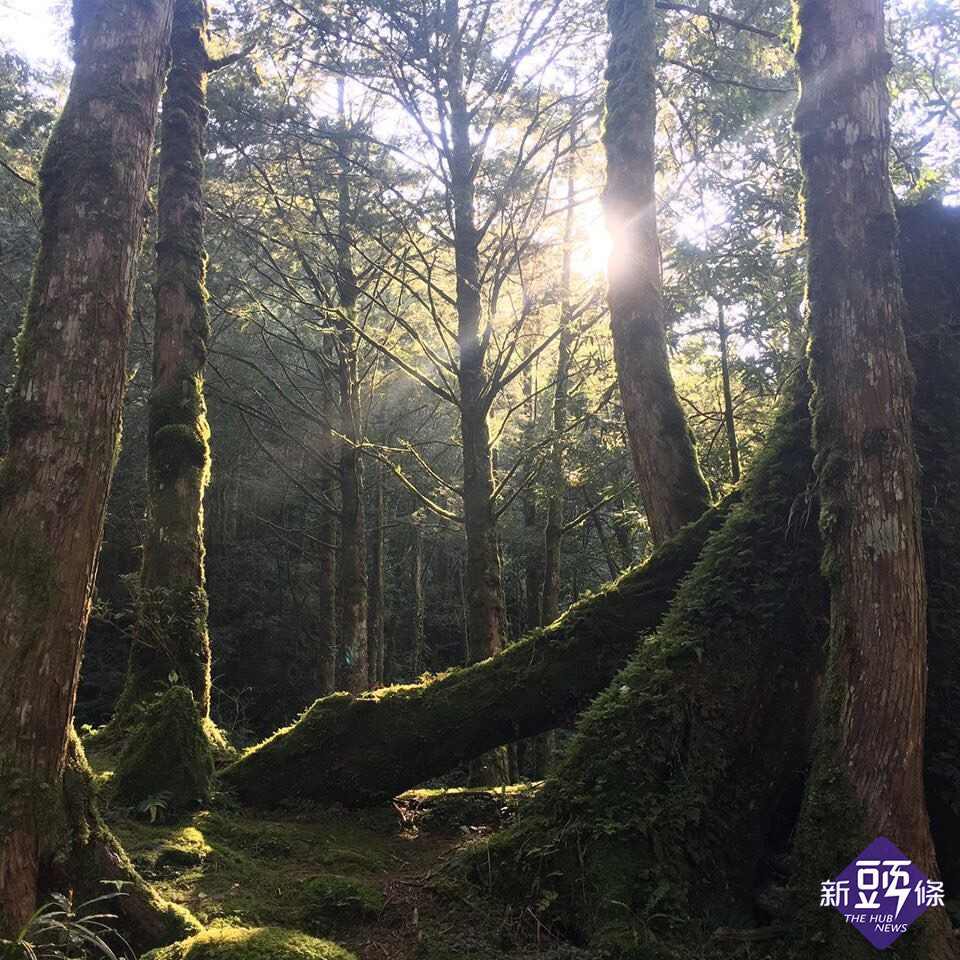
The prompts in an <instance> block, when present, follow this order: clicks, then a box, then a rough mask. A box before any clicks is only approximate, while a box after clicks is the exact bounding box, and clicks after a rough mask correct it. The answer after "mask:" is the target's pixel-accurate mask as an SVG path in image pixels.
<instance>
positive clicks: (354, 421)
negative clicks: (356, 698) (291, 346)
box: [336, 81, 368, 693]
mask: <svg viewBox="0 0 960 960" xmlns="http://www.w3.org/2000/svg"><path fill="white" fill-rule="evenodd" d="M343 96H344V91H343V82H342V81H341V84H340V101H339V111H340V131H339V137H340V141H339V148H340V154H339V162H340V173H339V178H338V184H337V190H338V198H337V277H336V280H337V294H338V296H339V299H340V308H339V310H338V312H337V316H336V326H337V349H338V354H339V366H338V376H339V381H340V430H341V432H342V434H343V441H342V443H341V445H340V585H341V590H342V596H341V608H340V609H341V614H340V616H341V631H340V669H341V684H342V686H343V689H345V690H349V691H350V692H351V693H360V692H361V691H363V690H366V689H367V642H368V641H367V560H366V543H365V540H366V527H365V523H364V516H363V483H362V480H361V476H360V455H359V445H360V438H361V435H362V428H361V418H360V383H359V379H358V375H357V337H356V333H355V331H354V327H355V325H356V308H357V295H358V293H359V290H358V288H357V277H356V273H355V272H354V268H353V203H352V200H351V197H350V131H349V130H348V128H347V120H346V114H345V110H344V101H343Z"/></svg>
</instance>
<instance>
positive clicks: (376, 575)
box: [367, 464, 384, 689]
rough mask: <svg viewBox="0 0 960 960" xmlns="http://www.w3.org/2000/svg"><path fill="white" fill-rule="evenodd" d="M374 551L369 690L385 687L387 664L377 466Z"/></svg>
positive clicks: (380, 472) (380, 482)
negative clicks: (384, 678)
mask: <svg viewBox="0 0 960 960" xmlns="http://www.w3.org/2000/svg"><path fill="white" fill-rule="evenodd" d="M374 509H375V517H374V528H373V549H372V550H371V551H370V595H369V605H368V609H369V613H370V625H369V631H368V645H367V650H368V655H367V670H368V676H367V684H368V686H369V687H370V689H376V688H377V687H382V686H383V660H384V632H383V630H384V628H383V625H384V582H383V580H384V573H383V529H384V515H383V465H382V464H378V466H377V473H376V486H375V488H374Z"/></svg>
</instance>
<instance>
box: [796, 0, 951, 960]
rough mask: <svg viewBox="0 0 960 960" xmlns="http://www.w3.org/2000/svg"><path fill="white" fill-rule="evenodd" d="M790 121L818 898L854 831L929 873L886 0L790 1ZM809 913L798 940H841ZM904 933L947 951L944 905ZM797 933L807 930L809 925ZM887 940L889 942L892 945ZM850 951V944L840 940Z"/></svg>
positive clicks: (811, 815)
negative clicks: (817, 602)
mask: <svg viewBox="0 0 960 960" xmlns="http://www.w3.org/2000/svg"><path fill="white" fill-rule="evenodd" d="M797 12H798V19H799V25H800V39H799V45H798V48H797V62H798V64H799V67H800V76H801V85H802V86H801V98H800V102H799V104H798V107H797V116H796V124H797V129H798V130H799V132H800V146H801V163H802V166H803V172H804V192H803V200H804V225H805V230H806V235H807V245H808V268H807V280H808V282H807V297H808V301H809V304H810V308H809V324H810V338H811V349H810V357H811V363H810V374H811V379H812V381H813V383H814V390H815V392H814V397H813V401H812V410H813V413H814V448H815V451H816V455H817V461H816V467H817V473H818V478H819V486H820V497H821V515H820V526H821V530H822V533H823V539H824V571H825V573H826V576H827V578H828V581H829V584H830V592H831V629H830V655H829V667H828V674H827V681H826V685H825V689H824V693H823V697H822V702H821V715H820V719H819V730H818V736H817V742H816V745H815V757H814V769H813V772H812V774H811V781H810V784H809V786H808V791H807V796H806V801H805V809H804V814H803V817H802V821H801V828H802V830H801V835H800V850H801V851H803V850H805V851H807V854H806V856H807V858H808V860H809V866H810V867H811V868H812V867H813V864H816V865H817V867H820V868H821V869H820V872H822V876H819V878H818V879H814V877H813V876H811V874H810V872H802V873H801V882H800V884H799V885H798V889H799V890H801V891H802V892H803V893H805V894H807V895H808V896H809V897H810V898H811V899H814V898H815V895H816V891H817V890H818V886H816V885H814V886H813V887H812V888H811V889H807V888H808V887H810V885H811V883H815V884H818V883H819V880H822V879H824V878H826V877H829V876H833V875H834V872H835V869H836V868H837V866H838V865H842V864H843V863H845V862H846V860H847V858H848V857H852V856H854V855H855V854H856V853H858V852H859V850H860V849H861V847H862V846H863V845H864V844H863V841H864V839H873V838H874V837H877V836H880V835H884V836H886V837H887V838H889V839H890V840H891V841H893V843H895V844H896V845H897V846H898V847H899V848H900V849H901V850H902V851H903V852H904V853H905V854H906V855H907V856H908V857H910V858H911V859H912V860H913V861H914V862H915V863H917V864H918V865H919V866H920V868H921V869H922V870H924V872H925V873H927V874H928V875H930V874H933V875H936V873H937V862H936V855H935V852H934V847H933V841H932V838H931V834H930V824H929V820H928V816H927V808H926V802H925V797H924V783H923V736H924V714H925V706H926V679H927V628H926V579H925V575H924V567H923V550H922V546H921V533H920V493H919V484H918V464H917V456H916V452H915V450H914V442H913V436H912V428H911V419H910V418H911V391H912V385H913V384H912V371H911V369H910V364H909V362H908V359H907V352H906V344H905V341H904V333H903V323H904V318H905V313H906V310H905V303H904V299H903V293H902V289H901V282H900V269H899V262H898V252H897V221H896V217H895V214H894V208H893V195H892V189H891V184H890V177H889V171H888V148H889V139H890V127H889V116H888V115H889V94H888V92H887V86H886V75H887V71H888V70H889V66H890V63H889V56H888V54H887V51H886V49H885V38H884V14H883V2H882V0H843V2H840V0H800V2H799V4H798V7H797ZM824 913H825V911H820V913H819V914H818V915H817V917H818V919H819V923H817V921H816V920H815V921H812V922H813V923H815V924H816V925H817V926H818V928H820V929H821V933H822V936H821V937H818V938H817V939H816V942H817V943H819V944H821V945H820V946H818V947H810V948H809V951H808V955H809V956H811V957H813V956H824V957H826V956H830V957H836V956H838V955H840V951H841V950H844V949H847V950H853V951H854V952H855V954H856V951H857V949H858V948H860V946H861V945H860V943H859V942H857V944H856V947H851V946H850V943H851V940H858V936H857V934H856V933H854V932H852V931H851V930H849V929H845V927H844V925H843V924H839V923H835V922H834V923H832V924H831V923H827V922H826V921H824V920H823V919H822V916H823V914H824ZM921 926H922V929H921V931H920V932H918V933H917V934H915V935H910V936H908V937H906V938H904V941H905V943H904V947H903V948H902V949H904V950H907V951H911V950H912V951H915V952H912V953H910V955H911V956H918V957H919V956H922V957H925V958H938V957H948V956H950V957H952V956H954V955H955V950H956V946H955V944H954V942H953V939H952V936H951V934H950V928H949V922H948V921H947V919H946V917H945V914H944V912H943V911H942V910H931V911H928V913H927V914H925V916H924V918H923V922H922V925H921ZM808 939H809V938H806V937H805V941H807V940H808ZM898 947H899V945H898ZM844 955H846V954H844Z"/></svg>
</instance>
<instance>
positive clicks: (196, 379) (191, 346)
mask: <svg viewBox="0 0 960 960" xmlns="http://www.w3.org/2000/svg"><path fill="white" fill-rule="evenodd" d="M206 36H207V9H206V3H205V2H204V0H176V5H175V9H174V19H173V33H172V37H171V58H172V63H171V69H170V72H169V74H168V76H167V88H166V91H165V92H164V95H163V106H162V111H161V126H160V175H159V190H158V202H157V258H156V278H155V280H154V288H153V291H154V299H155V303H156V317H155V320H154V333H153V386H152V390H151V394H150V408H149V425H148V448H147V517H146V532H145V535H144V541H143V559H142V564H141V568H140V582H139V585H138V588H137V623H136V629H135V634H134V642H133V647H132V649H131V652H130V664H129V668H128V671H127V679H126V684H125V687H124V691H123V694H122V695H121V698H120V701H119V703H118V705H117V717H118V718H119V719H120V720H121V722H122V721H123V719H124V716H125V715H129V711H130V710H131V709H132V708H134V707H136V706H137V705H138V704H142V702H143V701H144V699H146V698H148V697H150V696H152V695H153V694H155V693H157V691H158V690H161V689H163V687H164V686H165V685H166V684H167V683H168V682H169V681H168V676H169V675H170V674H171V673H174V674H176V676H177V677H178V680H179V682H180V683H182V684H184V685H186V686H187V687H189V689H190V691H191V693H192V694H193V699H194V701H195V702H196V704H197V707H198V708H199V710H200V712H201V714H202V715H203V716H208V715H209V713H210V641H209V637H208V635H207V609H208V604H207V591H206V586H205V579H204V529H203V493H204V488H205V487H206V484H207V480H208V477H209V472H210V448H209V434H210V430H209V427H208V425H207V417H206V403H205V401H204V395H203V375H204V368H205V366H206V359H207V342H208V339H209V335H210V319H209V316H208V314H207V292H206V288H205V286H204V275H205V273H206V257H205V255H204V250H203V136H204V129H205V127H206V123H207V108H206V86H207V70H208V59H207V48H206Z"/></svg>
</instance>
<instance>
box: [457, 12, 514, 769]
mask: <svg viewBox="0 0 960 960" xmlns="http://www.w3.org/2000/svg"><path fill="white" fill-rule="evenodd" d="M445 15H446V26H447V31H448V35H449V38H450V52H449V60H448V70H449V75H448V87H449V102H450V156H449V160H450V189H451V192H452V195H453V196H452V199H453V212H454V260H455V268H456V274H457V344H458V350H459V354H460V356H459V360H460V365H459V368H458V380H459V386H460V435H461V440H462V442H463V514H464V526H465V532H466V541H467V569H466V585H465V586H466V594H467V649H468V658H469V660H470V662H471V663H476V662H477V661H480V660H486V659H487V657H492V656H493V655H494V654H495V653H498V652H499V651H500V648H501V647H502V645H503V634H504V610H503V585H502V581H501V569H500V551H499V548H498V544H497V520H496V513H495V510H494V497H493V491H494V482H493V454H492V450H491V448H490V425H489V423H488V421H487V414H488V412H489V398H488V396H487V391H486V390H485V387H486V379H485V371H484V360H485V357H486V352H487V335H486V333H484V332H482V331H481V329H480V323H481V317H482V314H483V306H482V300H481V296H480V235H479V231H478V230H477V224H476V211H475V192H476V189H475V183H474V179H475V172H474V164H473V150H472V147H471V144H470V112H469V109H468V107H467V99H466V91H465V89H464V77H463V62H462V53H463V51H462V38H461V36H460V4H459V0H445ZM470 778H471V782H472V783H473V784H474V785H480V784H485V785H495V784H500V783H506V781H507V769H506V754H505V752H501V751H495V752H494V753H493V754H491V755H490V756H488V757H484V758H480V759H478V760H476V761H474V763H473V764H472V766H471V774H470Z"/></svg>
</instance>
